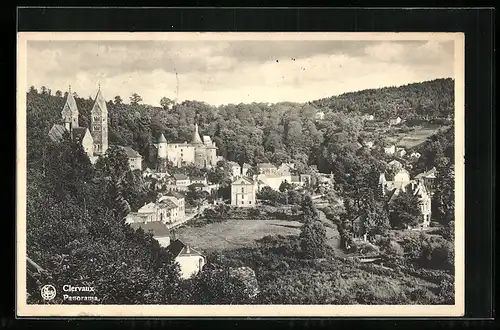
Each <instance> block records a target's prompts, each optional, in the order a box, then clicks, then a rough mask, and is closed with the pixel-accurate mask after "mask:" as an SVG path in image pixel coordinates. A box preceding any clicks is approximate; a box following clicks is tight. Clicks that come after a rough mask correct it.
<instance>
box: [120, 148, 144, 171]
mask: <svg viewBox="0 0 500 330" xmlns="http://www.w3.org/2000/svg"><path fill="white" fill-rule="evenodd" d="M120 148H121V149H122V150H123V151H124V152H125V154H126V155H127V158H128V165H129V167H130V170H131V171H135V170H139V171H141V170H142V156H141V155H140V154H139V153H138V152H137V151H135V150H134V149H132V148H130V147H122V146H120Z"/></svg>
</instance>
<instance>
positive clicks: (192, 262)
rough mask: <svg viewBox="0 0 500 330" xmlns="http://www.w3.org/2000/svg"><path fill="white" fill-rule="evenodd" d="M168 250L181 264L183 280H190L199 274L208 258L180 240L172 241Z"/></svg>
mask: <svg viewBox="0 0 500 330" xmlns="http://www.w3.org/2000/svg"><path fill="white" fill-rule="evenodd" d="M167 250H168V251H169V252H170V253H171V254H172V256H173V257H174V259H175V261H176V262H177V263H178V264H179V267H180V272H181V278H182V279H189V278H190V277H192V276H194V275H196V274H198V273H199V272H201V271H202V270H203V266H205V264H206V258H205V256H204V255H203V254H201V253H200V252H198V251H196V250H195V249H193V248H190V247H189V246H187V245H186V244H184V243H183V242H182V241H180V240H178V239H176V240H172V241H171V242H170V245H169V246H168V247H167Z"/></svg>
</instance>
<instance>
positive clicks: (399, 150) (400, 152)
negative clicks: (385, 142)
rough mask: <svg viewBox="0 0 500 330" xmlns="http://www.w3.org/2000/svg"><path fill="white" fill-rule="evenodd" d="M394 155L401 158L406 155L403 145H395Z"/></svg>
mask: <svg viewBox="0 0 500 330" xmlns="http://www.w3.org/2000/svg"><path fill="white" fill-rule="evenodd" d="M394 155H396V157H399V158H403V157H404V155H406V150H405V148H403V147H396V152H395V153H394Z"/></svg>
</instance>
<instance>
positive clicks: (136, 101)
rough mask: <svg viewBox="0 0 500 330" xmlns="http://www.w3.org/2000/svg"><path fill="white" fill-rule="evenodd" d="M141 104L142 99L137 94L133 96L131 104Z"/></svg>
mask: <svg viewBox="0 0 500 330" xmlns="http://www.w3.org/2000/svg"><path fill="white" fill-rule="evenodd" d="M140 102H142V97H141V96H140V95H139V94H137V93H134V94H132V96H131V97H130V104H132V105H138V104H139V103H140Z"/></svg>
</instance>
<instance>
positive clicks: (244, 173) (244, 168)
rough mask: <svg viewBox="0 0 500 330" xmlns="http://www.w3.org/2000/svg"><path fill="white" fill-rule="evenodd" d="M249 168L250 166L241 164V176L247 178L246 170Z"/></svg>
mask: <svg viewBox="0 0 500 330" xmlns="http://www.w3.org/2000/svg"><path fill="white" fill-rule="evenodd" d="M251 168H252V166H250V165H249V164H243V166H241V175H243V176H248V170H249V169H251Z"/></svg>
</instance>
